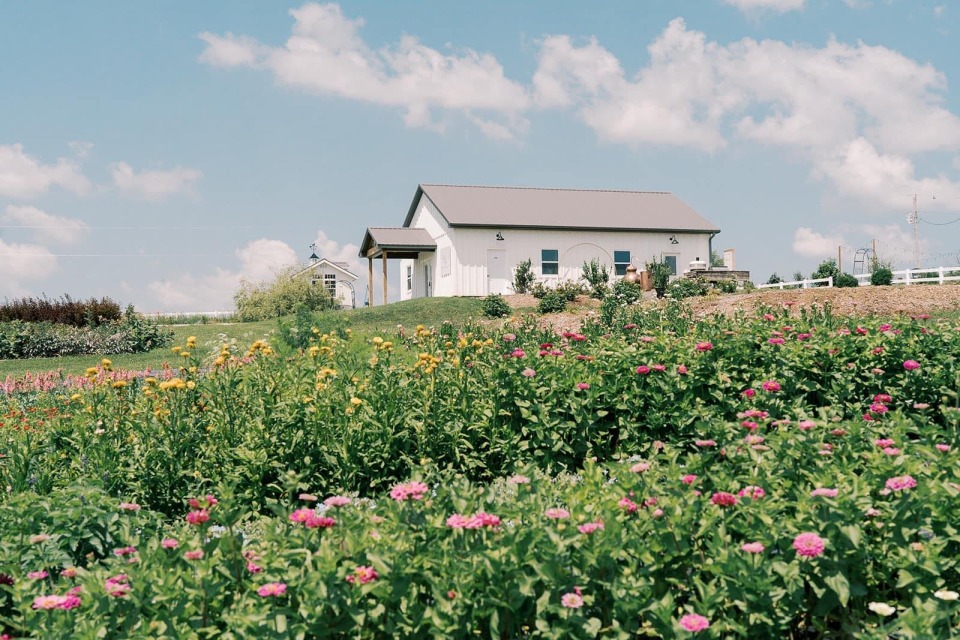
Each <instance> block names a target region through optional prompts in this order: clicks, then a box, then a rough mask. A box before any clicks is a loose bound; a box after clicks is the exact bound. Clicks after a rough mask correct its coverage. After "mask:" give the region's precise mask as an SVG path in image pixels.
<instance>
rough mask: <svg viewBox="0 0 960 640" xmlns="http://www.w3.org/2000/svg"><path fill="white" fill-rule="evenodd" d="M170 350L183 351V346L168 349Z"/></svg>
mask: <svg viewBox="0 0 960 640" xmlns="http://www.w3.org/2000/svg"><path fill="white" fill-rule="evenodd" d="M170 351H173V352H174V353H180V352H181V351H183V347H174V348H173V349H170Z"/></svg>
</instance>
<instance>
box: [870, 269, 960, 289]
mask: <svg viewBox="0 0 960 640" xmlns="http://www.w3.org/2000/svg"><path fill="white" fill-rule="evenodd" d="M921 274H930V275H926V276H924V275H921ZM870 275H871V274H869V273H859V274H857V275H855V276H853V277H854V278H856V279H857V280H859V281H860V286H869V285H870ZM957 281H960V267H931V268H929V269H903V270H902V271H894V272H893V282H892V284H905V285H907V286H909V285H911V284H922V283H925V282H926V283H931V282H935V283H937V284H944V283H945V282H957Z"/></svg>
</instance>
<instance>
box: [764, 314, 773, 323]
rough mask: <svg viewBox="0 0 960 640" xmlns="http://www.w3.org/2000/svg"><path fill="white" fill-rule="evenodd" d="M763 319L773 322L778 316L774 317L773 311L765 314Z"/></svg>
mask: <svg viewBox="0 0 960 640" xmlns="http://www.w3.org/2000/svg"><path fill="white" fill-rule="evenodd" d="M763 319H764V320H766V321H767V322H773V321H774V320H776V318H774V317H773V314H772V313H765V314H763Z"/></svg>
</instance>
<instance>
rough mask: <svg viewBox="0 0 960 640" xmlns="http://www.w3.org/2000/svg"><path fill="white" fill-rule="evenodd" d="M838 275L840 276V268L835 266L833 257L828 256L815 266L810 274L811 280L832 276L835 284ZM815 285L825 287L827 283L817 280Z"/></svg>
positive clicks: (835, 262)
mask: <svg viewBox="0 0 960 640" xmlns="http://www.w3.org/2000/svg"><path fill="white" fill-rule="evenodd" d="M838 277H840V268H839V267H837V261H836V259H835V258H828V259H827V260H824V261H823V262H821V263H820V264H819V265H818V266H817V268H816V270H815V271H814V272H813V273H811V274H810V279H811V280H820V279H822V278H833V282H834V284H836V282H837V278H838ZM799 279H800V280H803V278H799ZM816 286H818V287H825V286H827V285H826V284H825V283H819V282H818V283H817V284H816Z"/></svg>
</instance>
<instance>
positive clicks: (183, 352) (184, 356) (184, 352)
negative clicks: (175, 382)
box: [180, 351, 190, 358]
mask: <svg viewBox="0 0 960 640" xmlns="http://www.w3.org/2000/svg"><path fill="white" fill-rule="evenodd" d="M180 357H181V358H189V357H190V352H189V351H181V352H180Z"/></svg>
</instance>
